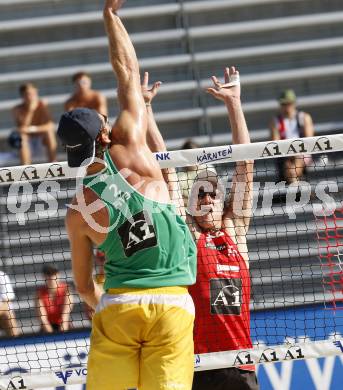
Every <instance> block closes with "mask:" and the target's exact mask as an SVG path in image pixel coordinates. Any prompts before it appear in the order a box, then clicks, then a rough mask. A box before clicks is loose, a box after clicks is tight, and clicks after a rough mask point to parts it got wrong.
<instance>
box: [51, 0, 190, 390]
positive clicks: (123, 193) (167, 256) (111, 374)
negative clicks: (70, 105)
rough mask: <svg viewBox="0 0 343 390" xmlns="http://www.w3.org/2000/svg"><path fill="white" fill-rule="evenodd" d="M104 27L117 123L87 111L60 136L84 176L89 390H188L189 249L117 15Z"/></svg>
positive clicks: (80, 216) (79, 200) (80, 244)
mask: <svg viewBox="0 0 343 390" xmlns="http://www.w3.org/2000/svg"><path fill="white" fill-rule="evenodd" d="M121 3H122V1H116V0H107V1H106V2H105V8H104V21H105V27H106V31H107V35H108V38H109V49H110V59H111V63H112V66H113V69H114V72H115V74H116V77H117V81H118V101H119V105H120V114H119V116H118V118H117V120H116V122H115V124H114V126H113V128H112V131H111V129H110V127H109V126H108V124H107V123H106V118H104V117H102V116H101V115H99V114H97V113H96V112H95V111H93V110H89V109H81V108H80V109H75V110H73V111H70V112H68V113H65V114H63V115H62V118H61V120H60V124H59V129H58V135H59V137H60V138H61V140H62V142H63V143H64V144H65V146H66V149H67V155H68V164H69V166H72V167H80V166H84V165H86V166H87V174H86V175H87V176H86V177H85V178H84V179H83V182H82V186H81V188H80V189H79V191H77V193H76V196H75V198H74V199H73V201H72V205H70V208H69V210H68V213H67V217H66V226H67V231H68V235H69V240H70V245H71V257H72V266H73V274H74V281H75V286H76V288H77V291H78V293H79V294H80V296H81V298H82V299H83V300H84V301H85V302H86V303H87V304H88V305H89V306H91V307H92V308H93V309H94V310H95V315H94V317H93V323H92V334H91V346H90V353H89V358H88V375H87V390H100V389H101V390H117V389H118V390H124V389H132V388H137V387H138V388H139V390H159V389H161V390H162V389H164V390H168V389H170V390H175V389H182V390H189V389H191V386H192V378H193V364H194V363H193V362H194V360H193V321H194V305H193V302H192V299H191V297H190V295H189V294H188V290H187V286H189V285H191V284H193V283H194V282H195V273H196V249H195V245H194V243H193V240H192V237H191V235H190V233H189V230H188V228H187V226H186V224H185V222H184V221H183V220H182V219H181V217H179V216H178V215H177V214H176V209H175V207H174V206H173V205H171V204H170V198H169V194H168V189H167V186H166V184H165V182H164V180H163V176H162V173H161V170H160V168H159V166H158V164H157V162H156V160H155V158H154V156H153V154H152V153H151V151H150V149H149V148H148V146H147V141H146V133H147V110H146V105H145V103H144V100H143V96H142V91H141V86H140V76H139V66H138V61H137V58H136V53H135V51H134V48H133V46H132V43H131V41H130V39H129V36H128V34H127V32H126V30H125V28H124V26H123V25H122V23H121V21H120V19H119V17H118V16H117V15H116V11H117V10H118V8H120V5H121ZM93 244H95V245H96V246H98V247H99V248H100V249H101V250H103V251H104V252H105V254H106V263H105V275H106V279H105V285H104V289H105V291H106V293H105V294H103V295H102V291H101V290H100V288H99V287H98V286H97V285H96V284H95V282H94V281H93V279H92V266H93V264H92V262H93V261H92V253H93Z"/></svg>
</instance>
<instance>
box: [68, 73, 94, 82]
mask: <svg viewBox="0 0 343 390" xmlns="http://www.w3.org/2000/svg"><path fill="white" fill-rule="evenodd" d="M82 77H88V78H91V76H90V74H88V73H87V72H77V73H75V74H74V75H73V76H72V78H71V79H72V81H73V83H75V81H77V80H80V79H81V78H82Z"/></svg>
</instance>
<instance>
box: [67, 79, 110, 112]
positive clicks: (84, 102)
mask: <svg viewBox="0 0 343 390" xmlns="http://www.w3.org/2000/svg"><path fill="white" fill-rule="evenodd" d="M72 81H73V83H74V88H75V89H74V94H73V95H72V96H71V97H70V98H69V99H68V100H67V101H66V103H65V105H64V108H65V110H66V111H71V110H73V109H74V108H77V107H84V108H90V109H93V110H96V111H97V112H98V113H99V114H102V115H105V116H107V114H108V111H107V100H106V97H105V96H104V95H102V94H101V93H100V92H97V91H94V90H93V89H92V79H91V77H90V75H89V74H88V73H86V72H79V73H76V74H74V76H73V77H72Z"/></svg>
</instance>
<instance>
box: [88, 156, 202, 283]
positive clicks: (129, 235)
mask: <svg viewBox="0 0 343 390" xmlns="http://www.w3.org/2000/svg"><path fill="white" fill-rule="evenodd" d="M105 160H106V163H107V167H106V168H105V169H104V170H103V171H101V172H100V173H98V174H97V175H94V176H88V177H86V178H84V180H83V184H84V186H85V187H88V188H90V189H92V190H93V191H94V192H95V193H96V194H97V196H98V197H99V198H100V199H101V200H102V201H103V202H104V203H105V205H106V207H107V210H108V214H109V229H108V234H107V238H106V239H105V241H104V242H103V243H102V244H101V245H100V246H99V248H100V249H101V250H103V251H104V252H105V253H106V263H105V274H106V280H105V285H104V289H105V290H108V289H111V288H124V287H126V288H152V287H164V286H186V285H191V284H193V283H194V282H195V274H196V247H195V244H194V242H193V239H192V237H191V234H190V232H189V229H188V227H187V225H186V223H185V222H184V221H183V220H182V218H181V217H179V216H178V215H177V214H176V210H175V207H174V206H173V205H171V204H165V203H160V202H156V201H154V200H151V199H148V198H146V197H145V196H143V195H142V194H141V193H140V192H138V191H137V190H136V189H135V188H134V187H132V186H131V185H130V184H129V183H128V182H127V181H126V180H125V179H124V177H123V176H122V175H121V174H120V173H119V172H118V170H117V168H116V166H115V164H114V163H113V161H112V159H111V157H110V155H109V153H108V152H106V153H105Z"/></svg>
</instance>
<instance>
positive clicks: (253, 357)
mask: <svg viewBox="0 0 343 390" xmlns="http://www.w3.org/2000/svg"><path fill="white" fill-rule="evenodd" d="M341 354H343V340H324V341H316V342H308V343H299V344H294V345H287V344H285V345H279V346H274V347H273V346H271V347H269V346H265V347H264V348H261V347H259V348H255V349H249V350H243V351H242V350H241V351H239V352H237V351H225V352H216V353H208V354H200V355H195V358H194V366H195V370H196V371H202V370H210V369H215V368H225V367H238V366H242V365H253V364H254V365H258V364H266V363H277V362H284V361H296V360H302V359H312V358H321V357H326V356H336V355H341Z"/></svg>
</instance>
